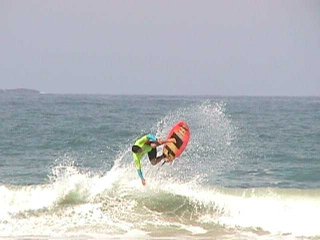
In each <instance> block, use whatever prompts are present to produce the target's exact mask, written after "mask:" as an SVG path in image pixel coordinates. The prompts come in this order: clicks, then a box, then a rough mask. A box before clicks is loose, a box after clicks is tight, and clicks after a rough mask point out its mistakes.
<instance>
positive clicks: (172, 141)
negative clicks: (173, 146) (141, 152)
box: [158, 138, 176, 145]
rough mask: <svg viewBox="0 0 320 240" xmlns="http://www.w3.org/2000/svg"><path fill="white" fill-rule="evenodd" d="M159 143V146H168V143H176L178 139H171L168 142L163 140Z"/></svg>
mask: <svg viewBox="0 0 320 240" xmlns="http://www.w3.org/2000/svg"><path fill="white" fill-rule="evenodd" d="M158 143H159V145H162V144H166V143H176V139H175V138H170V139H167V140H166V141H162V140H161V139H159V140H158Z"/></svg>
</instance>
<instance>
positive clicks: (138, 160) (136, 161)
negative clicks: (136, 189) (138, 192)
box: [133, 154, 145, 185]
mask: <svg viewBox="0 0 320 240" xmlns="http://www.w3.org/2000/svg"><path fill="white" fill-rule="evenodd" d="M133 158H134V164H135V166H136V169H137V172H138V175H139V177H140V179H141V181H142V184H143V185H144V184H145V179H144V177H143V172H142V164H141V159H142V157H139V156H138V154H133Z"/></svg>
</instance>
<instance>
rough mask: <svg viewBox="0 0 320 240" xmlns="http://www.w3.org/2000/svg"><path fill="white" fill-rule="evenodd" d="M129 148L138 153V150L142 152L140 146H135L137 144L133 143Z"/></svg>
mask: <svg viewBox="0 0 320 240" xmlns="http://www.w3.org/2000/svg"><path fill="white" fill-rule="evenodd" d="M131 150H132V152H134V153H140V152H142V148H141V147H139V146H137V145H133V146H132V149H131Z"/></svg>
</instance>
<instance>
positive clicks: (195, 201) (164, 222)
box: [0, 92, 320, 240]
mask: <svg viewBox="0 0 320 240" xmlns="http://www.w3.org/2000/svg"><path fill="white" fill-rule="evenodd" d="M180 120H184V121H186V122H187V123H188V124H189V126H190V129H191V140H190V143H189V145H188V146H187V149H186V151H185V152H184V154H182V156H181V157H180V158H179V159H177V160H176V161H175V162H174V163H173V164H172V165H170V164H165V165H163V166H160V164H159V165H157V166H152V165H151V164H150V162H149V160H148V159H147V158H145V159H144V160H143V171H144V174H145V178H146V181H147V185H146V186H142V184H141V182H140V179H139V177H138V174H137V172H136V169H135V167H134V165H133V158H132V153H131V151H130V150H131V146H132V144H133V143H134V141H135V140H136V139H137V138H138V137H139V136H141V135H143V134H146V133H153V134H156V135H157V137H160V138H163V139H165V138H166V136H167V134H168V133H169V131H170V128H171V127H172V126H173V125H174V124H175V123H177V122H179V121H180ZM0 136H1V137H0V239H33V240H34V239H268V240H269V239H320V220H319V219H320V98H319V97H222V96H112V95H67V94H66V95H63V94H60V95H59V94H36V93H34V94H17V93H1V92H0ZM158 151H159V154H160V152H161V148H159V149H158Z"/></svg>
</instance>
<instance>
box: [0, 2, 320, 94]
mask: <svg viewBox="0 0 320 240" xmlns="http://www.w3.org/2000/svg"><path fill="white" fill-rule="evenodd" d="M1 88H2V89H6V88H33V89H38V90H40V91H42V92H47V93H107V94H160V95H163V94H170V95H172V94H179V95H181V94H210V95H286V96H287V95H290V96H292V95H296V96H301V95H316V96H320V0H316V1H308V0H299V1H296V0H267V1H259V0H251V1H247V0H243V1H240V0H233V1H226V0H221V1H214V0H210V1H201V0H193V1H189V0H180V1H176V0H157V1H156V0H143V1H139V0H127V1H121V0H114V1H102V0H101V1H94V0H88V1H84V0H72V1H71V0H70V1H69V0H51V1H46V0H38V1H33V0H25V1H22V0H21V1H16V0H0V89H1Z"/></svg>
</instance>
